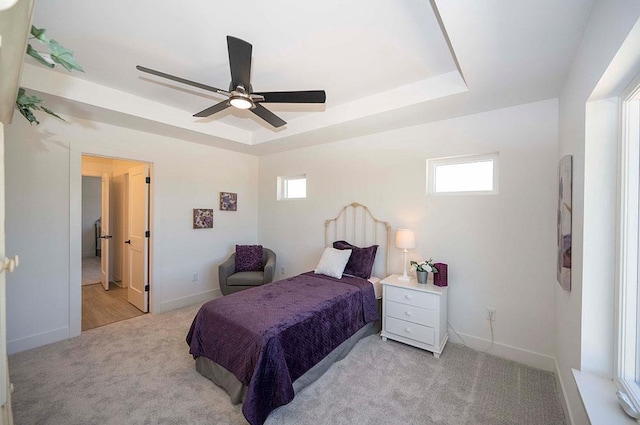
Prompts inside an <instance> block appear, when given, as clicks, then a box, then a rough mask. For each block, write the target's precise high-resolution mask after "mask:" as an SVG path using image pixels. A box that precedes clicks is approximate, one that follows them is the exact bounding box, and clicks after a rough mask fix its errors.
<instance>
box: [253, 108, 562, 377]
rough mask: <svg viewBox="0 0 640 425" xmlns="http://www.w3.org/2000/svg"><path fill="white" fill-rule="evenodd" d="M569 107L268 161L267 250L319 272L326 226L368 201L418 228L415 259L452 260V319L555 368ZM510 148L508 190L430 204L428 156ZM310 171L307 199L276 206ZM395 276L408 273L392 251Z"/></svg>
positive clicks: (506, 154) (477, 336)
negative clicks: (294, 178) (562, 121)
mask: <svg viewBox="0 0 640 425" xmlns="http://www.w3.org/2000/svg"><path fill="white" fill-rule="evenodd" d="M557 113H558V110H557V102H556V101H555V100H549V101H544V102H538V103H533V104H527V105H522V106H517V107H512V108H507V109H501V110H496V111H491V112H487V113H482V114H476V115H471V116H466V117H461V118H456V119H451V120H446V121H441V122H436V123H431V124H426V125H421V126H417V127H411V128H405V129H400V130H395V131H390V132H386V133H381V134H376V135H371V136H366V137H361V138H357V139H352V140H344V141H340V142H335V143H331V144H326V145H321V146H314V147H309V148H304V149H299V150H295V151H289V152H284V153H278V154H273V155H269V156H265V157H261V158H260V191H259V193H260V226H259V229H260V233H259V234H260V237H259V239H260V242H261V243H262V244H264V245H266V246H269V247H270V248H273V249H274V250H275V252H276V253H277V255H278V271H279V270H280V267H282V266H284V267H285V268H286V270H287V273H286V274H287V275H294V274H296V273H299V272H303V271H307V270H311V269H313V268H314V266H315V265H316V263H317V261H318V259H319V256H320V254H321V252H322V248H323V243H324V225H323V224H324V220H325V219H327V218H330V217H333V216H335V215H336V214H337V213H338V212H339V211H340V208H341V207H342V206H344V205H346V204H348V203H350V202H353V201H357V202H360V203H363V204H365V205H367V206H369V207H370V209H371V211H372V212H373V214H374V215H376V216H377V217H378V218H379V219H381V220H385V221H389V222H390V223H391V226H392V227H393V229H394V230H395V229H398V228H403V227H408V228H412V229H414V230H415V232H416V238H417V244H418V246H417V247H416V249H414V250H411V251H410V253H409V259H410V260H411V259H415V260H418V259H426V258H429V257H433V258H434V259H435V260H437V261H442V262H445V263H448V264H449V291H450V292H449V321H450V322H451V324H452V325H453V327H454V328H455V329H456V330H457V331H458V332H459V333H460V334H461V335H463V336H464V335H467V336H468V338H465V340H466V341H467V343H468V344H470V345H474V346H476V347H478V348H482V349H484V348H486V347H488V345H489V343H488V342H487V341H488V340H490V329H489V325H488V322H487V321H486V320H485V307H487V306H490V307H493V308H495V309H496V310H497V320H496V322H495V338H496V342H497V345H496V346H495V347H494V348H493V349H492V351H491V352H493V353H497V354H500V355H503V356H505V357H509V358H514V359H517V360H519V361H524V362H526V363H529V364H533V365H536V366H538V367H544V368H546V369H553V356H554V346H553V345H554V326H555V308H554V302H553V300H554V294H555V289H556V285H557V283H555V251H556V248H555V246H556V240H555V238H556V236H555V221H556V202H557V201H556V192H557V187H556V180H557V170H556V159H557V142H558V141H557ZM496 151H498V152H500V194H499V195H495V196H478V195H475V196H443V197H427V196H425V184H426V183H425V166H426V159H427V158H438V157H446V156H454V155H465V154H484V153H490V152H496ZM303 173H306V175H307V184H308V186H307V199H304V200H288V201H277V200H276V178H277V176H279V175H293V174H303ZM391 251H392V252H391V254H392V256H391V270H390V271H391V272H396V273H397V272H402V256H401V251H400V250H399V249H395V248H393V247H392V248H391Z"/></svg>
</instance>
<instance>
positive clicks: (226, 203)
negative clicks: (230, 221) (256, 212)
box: [220, 192, 238, 211]
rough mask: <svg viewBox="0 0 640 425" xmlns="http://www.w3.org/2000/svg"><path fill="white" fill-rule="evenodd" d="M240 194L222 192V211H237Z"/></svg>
mask: <svg viewBox="0 0 640 425" xmlns="http://www.w3.org/2000/svg"><path fill="white" fill-rule="evenodd" d="M237 210H238V194H237V193H231V192H220V211H237Z"/></svg>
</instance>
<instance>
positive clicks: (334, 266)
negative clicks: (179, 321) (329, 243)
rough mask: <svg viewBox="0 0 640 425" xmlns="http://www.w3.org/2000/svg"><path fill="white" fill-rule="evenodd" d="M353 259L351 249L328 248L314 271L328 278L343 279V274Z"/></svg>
mask: <svg viewBox="0 0 640 425" xmlns="http://www.w3.org/2000/svg"><path fill="white" fill-rule="evenodd" d="M349 257H351V250H350V249H335V248H331V247H327V248H325V249H324V252H323V253H322V257H320V262H319V263H318V265H317V266H316V269H315V270H314V271H313V272H314V273H315V274H324V275H327V276H331V277H335V278H336V279H341V278H342V272H343V271H344V268H345V267H346V266H347V262H348V261H349Z"/></svg>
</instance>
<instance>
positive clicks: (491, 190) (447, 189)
mask: <svg viewBox="0 0 640 425" xmlns="http://www.w3.org/2000/svg"><path fill="white" fill-rule="evenodd" d="M470 193H475V194H496V193H498V154H497V153H493V154H488V155H470V156H457V157H450V158H437V159H428V160H427V194H428V195H448V194H470Z"/></svg>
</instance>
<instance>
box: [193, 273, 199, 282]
mask: <svg viewBox="0 0 640 425" xmlns="http://www.w3.org/2000/svg"><path fill="white" fill-rule="evenodd" d="M198 279H200V276H199V275H198V272H195V273H194V274H193V275H192V276H191V282H197V281H198Z"/></svg>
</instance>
